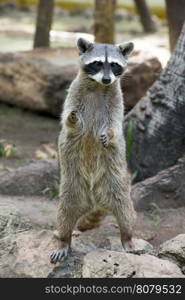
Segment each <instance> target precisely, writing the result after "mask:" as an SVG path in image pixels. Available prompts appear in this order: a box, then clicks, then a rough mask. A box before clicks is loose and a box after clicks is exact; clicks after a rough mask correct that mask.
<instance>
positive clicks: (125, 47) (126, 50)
mask: <svg viewBox="0 0 185 300" xmlns="http://www.w3.org/2000/svg"><path fill="white" fill-rule="evenodd" d="M118 47H119V49H120V50H121V53H122V54H123V56H125V57H126V58H127V57H128V56H129V55H130V54H131V53H132V51H133V50H134V43H132V42H128V43H123V44H119V45H118Z"/></svg>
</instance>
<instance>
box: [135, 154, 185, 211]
mask: <svg viewBox="0 0 185 300" xmlns="http://www.w3.org/2000/svg"><path fill="white" fill-rule="evenodd" d="M184 181H185V157H183V158H181V159H179V161H178V163H177V164H176V165H175V166H173V167H170V168H168V169H165V170H163V171H161V172H159V173H158V174H157V175H156V176H153V177H151V178H148V179H146V180H143V181H142V182H139V183H137V184H134V185H133V186H132V192H131V196H132V199H133V201H134V205H135V208H136V209H137V211H141V210H150V209H152V207H153V208H154V209H155V207H156V208H157V207H159V208H170V207H171V208H177V207H182V206H185V185H184Z"/></svg>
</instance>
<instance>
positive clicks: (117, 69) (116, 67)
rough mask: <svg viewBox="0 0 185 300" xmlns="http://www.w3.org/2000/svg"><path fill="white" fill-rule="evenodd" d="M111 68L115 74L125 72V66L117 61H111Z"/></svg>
mask: <svg viewBox="0 0 185 300" xmlns="http://www.w3.org/2000/svg"><path fill="white" fill-rule="evenodd" d="M111 69H112V72H113V73H114V75H115V76H119V75H121V74H122V73H123V68H122V66H120V65H119V64H118V63H116V62H112V63H111Z"/></svg>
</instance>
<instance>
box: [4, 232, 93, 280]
mask: <svg viewBox="0 0 185 300" xmlns="http://www.w3.org/2000/svg"><path fill="white" fill-rule="evenodd" d="M57 247H58V241H57V240H56V239H55V238H54V235H53V232H52V231H51V230H34V229H31V230H29V231H25V232H21V233H16V234H10V235H8V236H7V237H4V238H2V239H0V277H3V278H4V277H44V278H45V277H47V276H49V277H53V278H54V277H55V278H57V277H60V278H69V277H81V261H82V258H83V256H84V255H85V254H86V253H88V252H91V251H92V250H95V249H96V246H95V245H94V244H93V242H92V241H90V239H89V240H87V239H86V238H85V237H83V236H79V237H76V238H75V237H74V239H73V243H72V254H71V255H69V257H68V258H67V259H65V260H63V261H61V262H60V263H57V265H56V266H55V265H53V264H51V263H50V261H49V256H50V254H51V252H52V250H53V249H55V248H57Z"/></svg>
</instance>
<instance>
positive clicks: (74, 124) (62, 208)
mask: <svg viewBox="0 0 185 300" xmlns="http://www.w3.org/2000/svg"><path fill="white" fill-rule="evenodd" d="M107 47H108V51H110V53H112V55H113V53H114V54H115V53H118V56H117V57H116V58H117V59H118V58H119V59H121V53H119V51H118V47H116V46H113V45H107ZM87 49H88V48H87ZM101 49H103V46H102V44H93V50H92V48H91V50H90V51H92V53H90V52H89V53H88V54H87V52H85V53H84V54H81V59H80V66H82V65H83V64H84V63H85V60H86V58H87V57H88V59H89V56H88V55H91V56H92V55H103V52H101ZM87 51H88V50H87ZM93 53H94V54H93ZM115 55H116V54H115ZM122 61H124V57H122ZM123 116H124V106H123V96H122V92H121V88H120V82H119V79H118V80H116V81H114V83H113V84H111V85H109V86H103V85H101V84H99V83H98V82H96V81H93V80H92V79H90V78H89V76H87V74H86V73H85V72H84V71H83V70H82V69H81V68H80V70H79V73H78V75H77V77H76V78H75V79H74V81H73V82H72V84H71V86H70V88H69V90H68V95H67V98H66V101H65V104H64V109H63V112H62V118H61V119H62V120H61V124H62V130H61V132H60V136H59V143H58V149H59V161H60V172H61V182H60V201H59V209H58V216H57V222H58V235H59V240H60V241H61V243H62V244H61V245H60V247H64V248H65V247H66V245H68V244H70V241H71V234H72V230H73V228H74V226H75V224H76V222H77V220H78V219H79V218H80V217H81V216H83V215H84V214H87V213H88V212H89V211H92V210H94V209H99V208H100V209H102V210H106V211H111V212H112V213H113V214H114V215H115V217H116V219H117V222H118V224H119V227H120V232H121V240H122V243H123V247H124V248H126V249H128V250H130V249H131V248H132V242H131V237H132V230H133V226H134V222H135V211H134V208H133V203H132V201H131V199H130V179H129V175H128V172H127V164H126V155H125V140H124V136H123V128H122V124H123ZM65 249H66V248H65ZM65 251H66V250H65Z"/></svg>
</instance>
